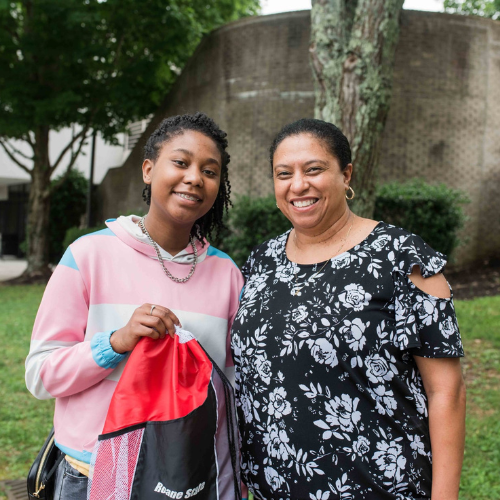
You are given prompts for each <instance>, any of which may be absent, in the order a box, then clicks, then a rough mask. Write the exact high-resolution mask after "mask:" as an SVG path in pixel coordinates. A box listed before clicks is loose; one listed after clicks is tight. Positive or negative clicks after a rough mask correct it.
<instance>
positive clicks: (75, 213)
mask: <svg viewBox="0 0 500 500" xmlns="http://www.w3.org/2000/svg"><path fill="white" fill-rule="evenodd" d="M61 179H62V176H61V177H58V178H56V179H54V180H53V181H52V186H53V189H52V190H51V193H50V262H52V263H57V262H59V260H60V259H61V257H62V255H63V253H64V250H65V248H66V247H64V246H63V239H64V236H65V234H66V231H67V230H68V229H69V228H70V227H73V226H78V225H79V224H80V218H81V216H82V215H83V214H84V213H85V208H86V206H87V189H88V181H87V179H85V177H84V176H83V174H82V173H81V172H79V171H78V170H71V171H70V172H69V174H68V175H67V177H66V178H65V179H64V180H61Z"/></svg>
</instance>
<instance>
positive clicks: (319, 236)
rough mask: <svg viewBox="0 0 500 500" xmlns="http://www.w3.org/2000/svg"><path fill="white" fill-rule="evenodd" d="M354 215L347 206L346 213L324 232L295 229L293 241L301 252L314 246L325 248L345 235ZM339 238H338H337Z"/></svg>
mask: <svg viewBox="0 0 500 500" xmlns="http://www.w3.org/2000/svg"><path fill="white" fill-rule="evenodd" d="M353 217H354V214H353V213H352V212H351V211H350V210H349V207H348V206H346V208H345V210H344V213H343V214H342V215H341V216H340V217H339V218H338V219H337V220H336V221H335V222H334V223H333V224H332V225H330V226H328V227H327V228H326V229H325V230H324V231H320V232H317V231H316V232H314V231H303V230H302V229H300V228H296V227H294V230H293V231H294V234H293V239H294V243H295V246H296V247H297V248H298V249H299V250H301V249H306V248H309V249H310V248H311V247H313V246H316V247H321V248H325V247H328V246H329V245H331V244H332V243H335V242H337V241H338V237H342V236H343V235H344V232H345V231H344V230H347V229H348V226H349V224H351V223H352V218H353ZM337 236H338V237H337Z"/></svg>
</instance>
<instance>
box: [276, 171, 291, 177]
mask: <svg viewBox="0 0 500 500" xmlns="http://www.w3.org/2000/svg"><path fill="white" fill-rule="evenodd" d="M288 175H290V172H287V171H286V170H282V171H281V172H276V177H279V178H281V179H283V178H284V177H287V176H288Z"/></svg>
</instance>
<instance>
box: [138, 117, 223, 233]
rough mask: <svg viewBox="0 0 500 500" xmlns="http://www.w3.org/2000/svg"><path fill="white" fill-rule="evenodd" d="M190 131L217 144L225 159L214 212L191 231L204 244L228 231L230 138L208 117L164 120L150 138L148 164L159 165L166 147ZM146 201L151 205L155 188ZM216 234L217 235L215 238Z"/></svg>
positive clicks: (146, 192) (146, 191) (146, 154)
mask: <svg viewBox="0 0 500 500" xmlns="http://www.w3.org/2000/svg"><path fill="white" fill-rule="evenodd" d="M186 130H193V131H196V132H201V133H202V134H204V135H206V136H207V137H209V138H210V139H212V140H213V141H214V142H215V145H216V146H217V149H218V150H219V152H220V155H221V160H222V161H221V179H220V186H219V192H218V193H217V198H216V199H215V203H214V204H213V206H212V208H211V209H210V210H209V211H208V212H207V213H206V214H205V215H204V216H203V217H200V218H199V219H198V220H197V221H196V222H195V223H194V225H193V228H192V229H191V236H193V237H195V238H198V240H200V241H201V242H203V238H207V239H209V238H210V237H211V236H212V235H214V236H215V237H216V238H217V237H218V236H219V235H220V234H221V232H222V231H223V229H225V228H226V226H225V224H224V214H226V215H227V211H228V209H229V207H230V206H232V203H231V199H230V195H231V184H230V183H229V177H228V164H229V161H230V156H229V153H228V152H227V151H226V148H227V139H226V137H227V134H226V132H224V131H223V130H221V129H220V128H219V127H218V126H217V124H216V123H215V122H214V121H213V120H212V119H211V118H209V117H208V116H207V115H205V114H204V113H199V112H198V113H195V114H193V115H189V114H186V115H178V116H171V117H169V118H166V119H165V120H163V121H162V122H161V123H160V125H159V127H158V128H157V129H156V130H155V131H154V132H153V133H152V134H151V135H150V137H149V139H148V142H147V143H146V145H145V146H144V160H151V161H152V162H153V163H154V162H156V160H157V159H158V157H159V155H160V151H161V148H162V146H163V145H164V144H165V143H166V142H168V141H169V140H170V139H172V138H173V137H175V136H178V135H181V134H182V133H184V132H185V131H186ZM142 197H143V199H144V201H145V202H146V203H147V204H148V205H149V204H150V203H151V185H150V184H146V187H145V188H144V190H143V192H142ZM214 232H215V234H214Z"/></svg>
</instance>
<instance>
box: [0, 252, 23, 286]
mask: <svg viewBox="0 0 500 500" xmlns="http://www.w3.org/2000/svg"><path fill="white" fill-rule="evenodd" d="M26 266H27V262H26V261H25V260H22V259H15V258H11V257H4V258H0V281H5V280H10V279H13V278H17V277H18V276H20V275H21V274H22V273H23V271H24V270H25V269H26Z"/></svg>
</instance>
